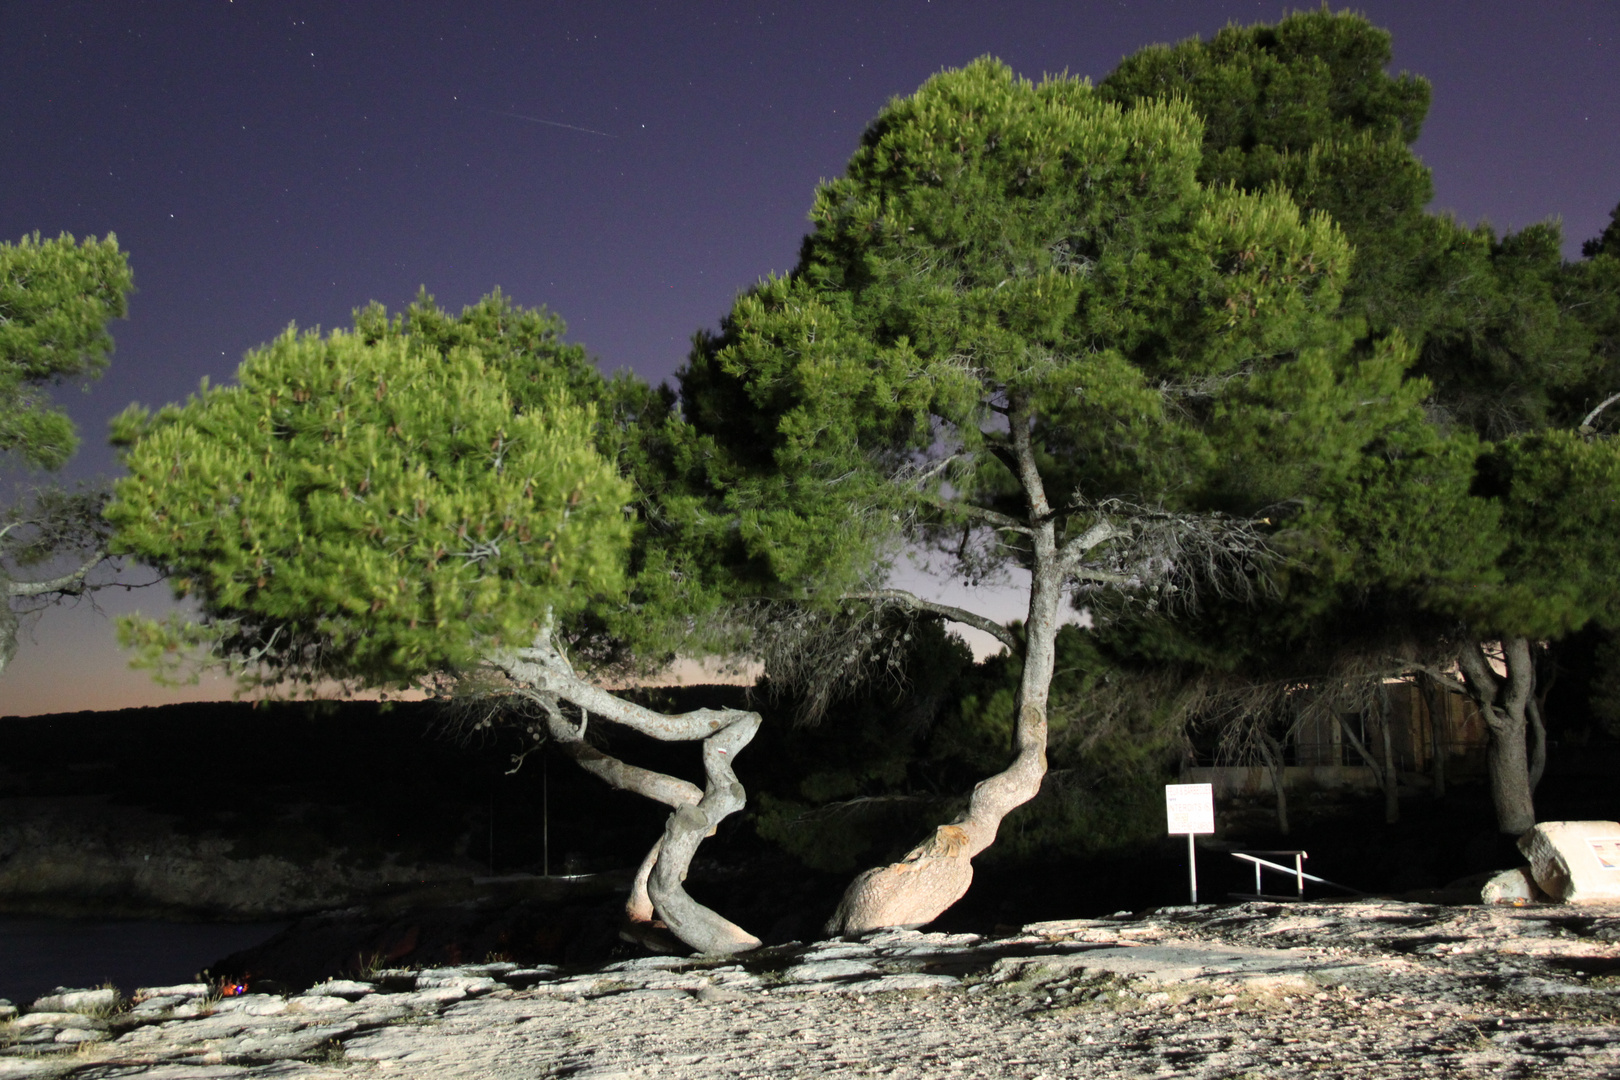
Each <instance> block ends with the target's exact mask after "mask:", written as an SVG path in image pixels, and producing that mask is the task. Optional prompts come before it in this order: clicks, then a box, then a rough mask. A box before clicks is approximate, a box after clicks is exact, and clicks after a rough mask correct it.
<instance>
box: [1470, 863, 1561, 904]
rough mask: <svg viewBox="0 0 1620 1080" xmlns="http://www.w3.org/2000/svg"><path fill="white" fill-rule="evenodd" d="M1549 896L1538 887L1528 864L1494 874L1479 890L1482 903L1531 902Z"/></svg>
mask: <svg viewBox="0 0 1620 1080" xmlns="http://www.w3.org/2000/svg"><path fill="white" fill-rule="evenodd" d="M1547 898H1548V897H1547V894H1546V893H1544V892H1542V891H1541V890H1540V889H1539V888H1537V887H1536V878H1535V875H1534V874H1532V873H1531V872H1530V868H1529V867H1528V866H1517V867H1514V868H1513V869H1512V870H1503V871H1502V872H1501V873H1499V874H1495V875H1492V877H1491V879H1490V880H1489V881H1487V882H1486V883H1485V884H1484V886H1483V887H1482V888H1481V889H1480V890H1479V902H1480V903H1482V904H1515V903H1517V904H1529V903H1533V902H1535V901H1538V900H1542V901H1544V900H1546V899H1547Z"/></svg>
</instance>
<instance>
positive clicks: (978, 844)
mask: <svg viewBox="0 0 1620 1080" xmlns="http://www.w3.org/2000/svg"><path fill="white" fill-rule="evenodd" d="M1201 130H1202V129H1201V126H1200V123H1199V121H1198V120H1197V119H1196V117H1195V116H1194V115H1193V114H1192V112H1191V111H1190V110H1189V109H1188V108H1187V107H1186V105H1185V104H1182V103H1178V102H1162V103H1154V104H1151V105H1144V106H1142V107H1139V108H1135V109H1132V110H1129V111H1126V110H1123V109H1121V108H1120V107H1118V106H1117V105H1114V104H1111V103H1108V102H1105V101H1103V100H1102V99H1101V98H1100V97H1099V95H1097V94H1096V93H1095V92H1094V91H1092V89H1091V88H1090V87H1088V86H1087V85H1086V84H1084V83H1083V82H1080V81H1077V80H1072V79H1067V78H1058V79H1049V80H1047V81H1045V82H1043V83H1041V84H1039V85H1032V84H1030V83H1028V82H1024V81H1021V80H1019V79H1016V78H1015V77H1014V76H1013V75H1012V74H1011V73H1010V72H1009V71H1008V70H1007V69H1006V68H1005V67H1003V66H1002V65H1000V64H998V63H995V62H992V61H988V60H984V61H979V62H976V63H974V64H972V65H970V66H969V67H967V68H966V69H964V70H961V71H951V72H946V73H943V74H941V75H939V76H936V77H935V78H933V79H931V80H930V81H929V82H928V83H926V84H925V85H924V86H923V87H922V88H921V89H920V90H919V91H918V92H917V93H916V94H915V95H913V96H911V97H909V98H905V99H900V100H896V101H894V102H893V103H891V104H890V106H889V107H888V108H886V109H885V110H884V111H883V113H882V114H881V115H880V116H879V117H878V118H877V120H876V121H875V122H874V123H873V124H872V125H871V126H870V127H869V128H868V129H867V131H866V133H865V135H864V136H863V138H862V140H861V145H860V148H859V149H858V150H857V151H856V153H855V156H854V158H853V159H852V160H851V162H850V164H849V167H848V170H847V172H846V173H845V175H844V176H843V177H842V178H840V179H838V180H835V181H832V182H830V183H828V184H826V185H824V186H823V187H822V188H821V190H820V192H819V193H818V195H817V198H816V201H815V205H814V209H813V211H812V215H811V216H812V222H813V226H814V227H813V231H812V232H811V234H810V235H809V236H808V237H807V239H806V240H805V242H804V246H803V249H802V253H801V258H800V261H799V264H798V267H797V269H796V270H795V271H794V272H793V273H792V274H791V275H789V276H787V277H785V278H781V279H773V280H770V281H767V282H764V283H762V284H761V285H759V286H758V287H757V288H755V289H754V290H752V291H751V292H749V293H748V294H746V295H744V296H742V297H741V298H739V300H738V301H737V303H736V304H735V306H734V307H733V309H732V310H731V312H730V314H729V316H728V318H727V319H726V320H725V322H724V323H723V325H722V328H721V332H720V334H719V335H718V336H716V337H713V338H702V339H700V341H699V344H698V348H697V349H695V350H694V353H693V356H692V358H691V360H690V362H689V365H688V367H687V368H686V369H685V370H684V371H683V373H682V376H681V389H682V395H683V404H684V407H685V409H686V414H687V419H688V421H689V422H690V423H692V424H693V425H694V427H695V428H696V429H697V431H698V432H699V433H700V436H701V440H702V442H701V445H702V446H703V447H704V448H705V457H704V459H703V463H704V468H706V469H707V477H708V482H709V483H710V484H711V485H712V487H713V489H714V490H715V491H716V492H717V493H719V495H720V496H721V497H722V498H723V499H724V500H725V502H726V504H727V505H728V506H729V507H730V509H731V514H730V515H729V516H727V517H726V518H725V520H724V527H725V528H726V529H727V530H728V531H727V536H728V538H729V542H730V543H732V544H733V545H734V548H735V551H734V557H735V559H736V560H737V563H738V565H739V567H741V568H742V572H746V573H749V574H753V575H755V576H756V577H757V578H759V579H761V580H762V581H763V580H767V579H768V580H769V581H770V582H774V587H775V588H776V589H777V592H778V595H779V596H781V597H782V598H783V599H784V600H789V601H796V602H800V603H805V604H811V605H814V604H816V603H822V604H826V605H829V606H842V607H844V608H853V607H854V606H855V605H859V604H888V605H893V606H898V607H901V608H909V609H911V610H913V611H917V612H920V613H927V614H931V615H934V616H938V617H942V618H945V619H949V620H952V621H955V622H958V623H962V624H965V625H968V626H973V627H977V628H979V629H981V630H983V631H985V632H987V633H989V634H991V635H993V636H994V637H995V638H996V639H997V640H998V641H1000V642H1001V643H1002V644H1003V645H1004V646H1005V647H1007V648H1008V649H1009V650H1012V651H1013V652H1015V653H1017V654H1018V655H1019V656H1021V658H1022V665H1021V667H1022V674H1021V681H1020V686H1019V692H1018V694H1019V696H1018V708H1017V718H1016V726H1015V735H1014V742H1015V745H1014V756H1013V760H1012V762H1011V764H1010V765H1009V766H1008V768H1007V769H1006V770H1005V771H1003V772H1001V773H999V774H997V775H995V776H993V777H990V778H989V779H986V780H984V781H983V782H981V783H980V784H978V785H977V786H976V787H975V788H974V790H973V793H972V795H971V797H970V798H969V800H968V802H967V808H966V809H965V810H964V811H963V812H962V813H961V814H960V815H959V816H958V817H957V818H956V819H955V820H954V821H952V822H950V823H949V824H946V825H943V826H941V827H939V828H938V829H937V830H936V831H935V833H934V834H933V836H932V837H930V838H929V839H927V840H926V841H924V842H923V843H921V844H919V845H918V846H917V847H916V848H914V849H913V850H912V851H911V852H910V854H908V855H907V856H906V857H905V858H904V859H903V860H902V861H900V862H898V863H896V864H893V865H891V866H888V867H883V868H878V869H874V870H871V871H868V872H867V873H865V874H862V875H861V876H860V877H859V878H858V879H857V880H856V881H855V882H854V883H853V884H852V886H851V887H850V889H849V891H848V892H847V893H846V894H845V897H844V899H843V901H842V903H841V905H840V907H839V909H838V912H837V914H836V915H835V917H834V919H833V921H832V923H831V924H830V928H832V929H836V930H841V931H844V932H859V931H862V930H865V929H869V928H873V927H878V926H894V925H902V926H903V925H917V924H921V923H925V922H928V921H930V920H931V919H933V918H935V917H936V916H937V915H939V914H940V913H941V912H942V911H944V910H945V909H946V908H948V907H949V906H950V905H951V904H953V903H954V902H955V901H956V900H957V899H958V898H960V897H961V896H962V895H963V893H964V892H965V891H966V889H967V888H968V886H969V884H970V882H971V878H972V863H971V860H972V859H973V857H974V856H976V855H977V854H978V853H980V852H981V851H983V850H984V849H985V848H987V847H988V846H989V845H990V844H991V843H992V842H993V841H994V839H995V836H996V832H997V829H998V828H999V825H1000V823H1001V821H1002V819H1003V818H1004V817H1005V816H1006V815H1007V814H1008V813H1009V812H1010V811H1011V810H1013V809H1014V808H1015V807H1017V806H1019V805H1021V804H1023V803H1024V802H1027V801H1028V800H1029V799H1030V798H1032V797H1033V796H1034V795H1035V793H1036V792H1037V791H1038V789H1039V787H1040V784H1041V780H1042V777H1043V775H1044V774H1045V771H1046V744H1047V704H1048V693H1049V687H1050V684H1051V680H1052V675H1053V663H1054V660H1053V658H1054V637H1055V635H1056V633H1057V629H1058V625H1059V623H1060V621H1061V619H1062V614H1063V609H1064V607H1065V603H1066V602H1067V601H1068V600H1069V599H1070V598H1071V597H1072V596H1074V595H1075V593H1076V591H1079V593H1080V594H1081V595H1082V596H1088V595H1103V594H1116V595H1124V594H1135V595H1138V596H1140V597H1142V598H1143V599H1144V602H1146V603H1152V604H1160V605H1162V604H1166V603H1173V602H1174V600H1175V597H1177V596H1184V595H1189V594H1190V593H1191V592H1194V591H1196V589H1200V588H1201V589H1208V588H1210V587H1214V588H1217V589H1226V590H1232V591H1237V592H1243V591H1245V590H1249V589H1252V588H1254V587H1255V586H1256V585H1257V584H1259V583H1260V579H1261V578H1262V577H1263V576H1264V573H1263V572H1264V563H1265V561H1266V559H1267V548H1268V541H1267V535H1268V534H1269V533H1272V532H1274V531H1275V530H1277V529H1280V528H1284V527H1285V526H1286V524H1287V522H1288V521H1289V520H1290V518H1291V517H1292V516H1293V515H1294V514H1295V512H1296V511H1297V509H1298V508H1299V507H1300V506H1301V505H1303V503H1302V502H1301V500H1303V499H1306V498H1308V496H1309V495H1310V493H1311V492H1312V491H1313V490H1315V489H1316V488H1318V487H1320V486H1321V485H1322V484H1324V483H1326V482H1328V481H1330V480H1331V479H1333V478H1335V477H1339V476H1342V475H1343V474H1344V473H1345V472H1346V471H1347V470H1350V469H1352V468H1353V467H1354V465H1355V463H1356V462H1357V461H1358V460H1359V458H1360V455H1361V454H1362V452H1363V449H1364V448H1365V447H1366V446H1368V445H1369V444H1371V443H1373V442H1375V441H1376V440H1378V439H1380V438H1384V437H1386V436H1388V435H1390V434H1391V433H1392V432H1399V431H1401V430H1405V429H1407V428H1410V427H1411V426H1412V425H1414V424H1418V423H1421V414H1420V412H1419V410H1418V408H1417V401H1418V399H1419V398H1420V397H1421V387H1413V386H1411V385H1409V384H1406V383H1403V380H1402V373H1403V369H1404V366H1405V364H1406V362H1407V360H1408V356H1407V352H1406V350H1405V349H1404V347H1403V345H1402V343H1401V342H1400V341H1399V340H1398V339H1392V340H1389V341H1385V342H1379V343H1376V344H1375V345H1374V347H1372V348H1369V349H1365V350H1362V351H1360V352H1356V351H1354V350H1353V349H1352V347H1351V340H1350V338H1351V335H1349V334H1347V333H1346V332H1345V331H1344V329H1343V327H1342V326H1340V325H1339V324H1337V323H1336V322H1335V320H1334V316H1335V313H1336V311H1337V308H1338V303H1339V298H1340V291H1341V288H1342V284H1343V281H1344V277H1345V273H1346V270H1347V268H1348V264H1349V255H1350V252H1349V248H1348V246H1347V245H1346V244H1345V242H1344V240H1343V239H1342V237H1341V236H1340V234H1339V232H1338V230H1337V229H1335V227H1334V226H1333V225H1332V224H1331V223H1330V222H1329V221H1327V220H1326V219H1325V218H1324V217H1319V216H1314V217H1305V216H1302V215H1301V214H1300V212H1299V211H1298V210H1297V208H1296V207H1295V205H1294V204H1293V203H1292V202H1291V201H1290V200H1289V199H1288V198H1287V197H1286V196H1285V195H1282V194H1278V193H1274V192H1268V193H1262V194H1245V193H1242V192H1239V191H1236V190H1234V189H1233V188H1231V187H1230V186H1227V185H1204V184H1201V183H1200V182H1199V180H1198V178H1197V175H1196V171H1197V168H1198V165H1199V161H1200V136H1201ZM908 545H920V546H925V547H926V546H931V547H932V549H933V550H935V551H937V552H939V553H941V554H944V555H946V556H948V557H950V558H952V559H954V560H955V565H956V566H957V567H958V568H959V569H960V570H961V572H962V573H963V574H964V576H965V577H966V578H967V579H968V580H969V581H972V582H977V581H983V580H987V579H989V578H991V576H992V575H994V574H995V573H996V572H998V571H1002V570H1006V569H1008V568H1015V569H1021V570H1024V571H1027V573H1028V575H1029V579H1028V580H1029V586H1028V614H1027V617H1026V618H1025V620H1024V621H1023V623H1022V625H1021V626H1012V627H1009V626H1003V625H1000V624H998V623H997V622H995V621H993V620H992V619H990V618H988V617H986V616H985V615H983V614H980V613H977V612H974V611H972V610H968V609H964V608H958V607H953V606H948V605H943V604H937V603H932V602H929V601H927V600H924V599H922V598H920V597H917V596H914V595H911V594H909V593H907V592H904V591H902V590H899V589H894V588H886V587H884V584H885V583H884V581H883V576H884V574H885V572H886V571H887V570H888V569H889V568H890V567H891V566H892V565H893V561H894V559H895V558H896V557H897V555H898V554H899V553H900V552H901V551H902V550H904V549H906V547H907V546H908Z"/></svg>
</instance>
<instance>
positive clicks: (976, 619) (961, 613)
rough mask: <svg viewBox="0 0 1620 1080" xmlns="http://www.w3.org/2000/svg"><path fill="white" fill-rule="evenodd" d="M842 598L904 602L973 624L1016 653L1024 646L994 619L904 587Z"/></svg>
mask: <svg viewBox="0 0 1620 1080" xmlns="http://www.w3.org/2000/svg"><path fill="white" fill-rule="evenodd" d="M840 599H842V600H891V601H893V602H895V603H897V604H903V605H905V606H906V607H908V608H910V609H911V610H913V611H926V612H928V613H929V614H931V615H939V616H942V617H944V618H946V619H949V620H950V621H951V622H959V623H961V624H962V625H963V626H971V627H973V629H975V630H982V631H984V632H985V633H986V634H989V635H990V636H991V637H993V638H995V639H996V640H997V641H999V642H1001V643H1002V644H1003V645H1005V646H1007V651H1008V652H1012V653H1016V652H1017V651H1018V650H1019V649H1021V648H1023V644H1022V643H1021V642H1020V641H1019V640H1018V638H1017V636H1016V635H1014V634H1013V632H1012V631H1011V630H1009V629H1008V628H1007V627H1005V626H1003V625H1002V624H1001V623H998V622H996V621H995V620H994V619H987V618H985V617H984V616H983V615H980V614H978V613H977V612H973V611H968V610H967V609H966V608H959V607H952V606H951V605H950V604H937V603H935V602H934V601H932V600H924V599H923V598H922V597H920V596H918V595H916V594H915V593H909V592H906V591H905V590H904V589H876V590H873V591H872V592H862V593H845V594H844V595H843V596H842V597H840Z"/></svg>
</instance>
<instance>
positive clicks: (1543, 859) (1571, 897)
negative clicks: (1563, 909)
mask: <svg viewBox="0 0 1620 1080" xmlns="http://www.w3.org/2000/svg"><path fill="white" fill-rule="evenodd" d="M1519 850H1520V851H1521V852H1522V853H1523V854H1524V857H1525V858H1527V859H1529V860H1530V872H1531V875H1532V876H1533V877H1534V878H1535V881H1536V885H1537V887H1539V888H1540V889H1541V891H1542V892H1544V893H1546V894H1547V895H1548V896H1550V897H1551V898H1552V899H1554V900H1562V901H1564V902H1566V903H1570V904H1606V903H1614V902H1616V901H1620V822H1614V821H1544V822H1542V823H1541V824H1539V825H1536V826H1534V827H1533V828H1531V829H1530V830H1529V831H1528V832H1526V833H1525V834H1524V835H1523V836H1521V837H1519Z"/></svg>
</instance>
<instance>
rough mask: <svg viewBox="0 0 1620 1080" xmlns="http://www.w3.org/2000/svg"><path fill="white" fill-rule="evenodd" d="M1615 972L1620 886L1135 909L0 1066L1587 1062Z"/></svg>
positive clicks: (1405, 1071)
mask: <svg viewBox="0 0 1620 1080" xmlns="http://www.w3.org/2000/svg"><path fill="white" fill-rule="evenodd" d="M1617 975H1620V906H1613V907H1584V908H1579V909H1571V908H1568V907H1563V906H1556V905H1527V906H1523V907H1509V906H1493V907H1485V906H1474V907H1445V906H1440V905H1426V904H1413V903H1402V902H1398V901H1387V900H1379V901H1361V902H1355V903H1337V904H1322V903H1301V904H1286V905H1282V904H1244V905H1239V906H1235V907H1214V906H1200V907H1187V908H1161V909H1157V910H1155V911H1152V912H1148V913H1146V914H1144V915H1140V916H1133V915H1129V914H1124V913H1122V914H1121V915H1119V916H1115V917H1113V918H1109V919H1077V920H1072V921H1063V922H1048V923H1038V924H1034V925H1031V926H1028V927H1025V928H1024V930H1023V931H1022V932H1020V933H1018V934H1014V935H1011V936H1006V937H996V938H980V937H977V936H975V935H971V934H955V935H948V934H929V933H919V932H916V931H889V932H879V933H875V934H871V935H867V936H865V937H863V938H861V939H860V940H857V941H843V940H830V941H823V942H818V943H815V944H813V945H809V946H798V945H794V946H781V947H777V948H772V949H762V950H759V951H757V952H754V953H751V954H747V955H744V956H740V957H729V958H724V959H715V958H701V957H694V958H680V957H669V956H656V957H645V958H641V959H636V960H627V961H621V962H618V963H612V964H607V965H604V966H600V967H595V968H592V969H590V970H574V971H568V970H557V969H554V968H520V967H518V966H517V965H514V964H511V963H499V964H481V965H472V966H463V967H456V968H440V969H431V970H424V971H406V970H383V971H375V972H371V973H370V974H369V975H368V976H367V977H364V978H357V979H354V980H351V981H348V982H345V983H343V984H326V985H325V986H324V987H316V988H313V989H312V991H311V992H309V993H305V994H299V995H294V996H290V997H283V996H279V995H270V994H260V993H248V994H245V995H243V996H240V997H234V998H226V999H198V998H195V997H188V996H183V995H180V994H156V995H153V996H148V997H146V998H145V1000H143V1001H142V1002H141V1004H140V1005H138V1006H136V1007H135V1008H133V1009H130V1010H127V1011H122V1012H114V1013H112V1014H111V1015H109V1016H107V1017H105V1018H101V1017H95V1016H86V1015H85V1014H82V1013H50V1012H45V1011H43V1010H42V1009H40V1010H33V1011H30V1012H28V1013H25V1014H24V1015H23V1016H22V1017H20V1018H19V1019H18V1021H16V1022H14V1023H10V1024H4V1025H0V1044H4V1045H3V1048H0V1080H6V1078H11V1077H43V1078H49V1080H57V1078H67V1077H72V1078H74V1080H113V1078H115V1077H116V1078H119V1080H124V1078H141V1080H181V1078H185V1080H224V1078H227V1077H231V1078H235V1077H243V1078H261V1077H262V1078H269V1077H276V1078H282V1077H290V1078H300V1080H304V1078H308V1080H337V1078H340V1077H343V1078H348V1077H381V1076H388V1077H401V1078H415V1077H422V1078H424V1080H425V1078H433V1080H452V1078H459V1077H468V1078H472V1077H478V1078H491V1080H499V1078H504V1077H513V1078H516V1077H536V1076H569V1077H576V1078H597V1080H609V1078H630V1077H653V1076H657V1077H661V1078H662V1077H670V1078H674V1080H698V1078H709V1077H732V1076H759V1077H784V1078H785V1077H799V1076H804V1075H811V1074H812V1073H818V1072H823V1071H834V1070H836V1071H838V1072H840V1073H845V1074H849V1075H855V1076H860V1075H877V1074H888V1075H916V1076H937V1075H954V1076H963V1077H975V1076H982V1077H1024V1078H1029V1080H1034V1078H1036V1077H1040V1076H1043V1075H1044V1076H1049V1077H1056V1076H1076V1075H1084V1076H1103V1077H1135V1076H1154V1075H1163V1074H1165V1073H1169V1072H1173V1073H1176V1074H1181V1075H1188V1076H1195V1077H1210V1078H1215V1077H1229V1076H1237V1075H1256V1076H1260V1075H1264V1076H1267V1077H1268V1078H1270V1077H1286V1076H1295V1075H1300V1076H1304V1075H1309V1074H1315V1075H1320V1074H1322V1073H1324V1072H1326V1073H1329V1074H1331V1075H1355V1076H1357V1077H1358V1078H1359V1077H1419V1076H1428V1075H1434V1074H1441V1075H1446V1076H1451V1077H1495V1076H1499V1075H1530V1076H1537V1077H1561V1076H1570V1077H1576V1076H1579V1077H1593V1076H1606V1075H1616V1074H1617V1073H1620V1015H1617V1014H1620V1008H1617V1007H1620V978H1617ZM160 989H163V988H160ZM169 989H178V988H169ZM138 996H139V995H138ZM169 1001H172V1002H174V1003H175V1004H173V1005H172V1006H157V1007H155V1008H149V1007H150V1006H154V1005H155V1004H156V1003H158V1002H169ZM35 1017H37V1018H38V1019H33V1018H35Z"/></svg>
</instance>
